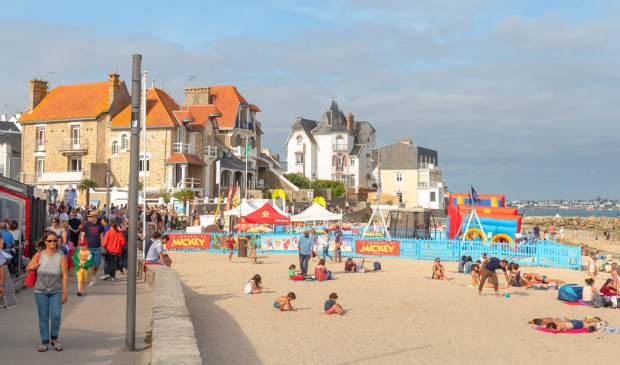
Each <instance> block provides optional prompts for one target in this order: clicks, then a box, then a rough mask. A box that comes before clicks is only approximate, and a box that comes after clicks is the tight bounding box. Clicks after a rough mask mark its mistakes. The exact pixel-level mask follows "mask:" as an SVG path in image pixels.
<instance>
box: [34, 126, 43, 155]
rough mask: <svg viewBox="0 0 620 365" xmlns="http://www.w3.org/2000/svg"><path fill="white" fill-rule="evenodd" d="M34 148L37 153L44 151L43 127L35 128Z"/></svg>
mask: <svg viewBox="0 0 620 365" xmlns="http://www.w3.org/2000/svg"><path fill="white" fill-rule="evenodd" d="M35 146H36V147H37V150H39V151H43V150H44V149H45V127H40V128H37V140H36V144H35Z"/></svg>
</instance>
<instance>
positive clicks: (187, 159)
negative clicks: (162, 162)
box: [166, 153, 206, 166]
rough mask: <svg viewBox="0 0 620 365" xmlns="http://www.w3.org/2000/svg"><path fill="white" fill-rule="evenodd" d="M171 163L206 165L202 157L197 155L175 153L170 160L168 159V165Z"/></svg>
mask: <svg viewBox="0 0 620 365" xmlns="http://www.w3.org/2000/svg"><path fill="white" fill-rule="evenodd" d="M171 163H189V164H194V165H201V166H204V165H206V164H205V163H204V162H203V161H202V160H201V159H200V157H198V156H196V155H190V154H186V153H173V154H172V156H170V158H169V159H168V161H166V164H171Z"/></svg>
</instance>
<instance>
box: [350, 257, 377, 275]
mask: <svg viewBox="0 0 620 365" xmlns="http://www.w3.org/2000/svg"><path fill="white" fill-rule="evenodd" d="M365 260H366V259H364V258H362V259H361V260H357V261H355V272H359V273H362V274H363V273H367V272H374V271H372V269H367V268H365V267H364V261H365Z"/></svg>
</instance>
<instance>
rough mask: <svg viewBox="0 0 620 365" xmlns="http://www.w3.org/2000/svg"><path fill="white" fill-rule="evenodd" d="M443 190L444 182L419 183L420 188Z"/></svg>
mask: <svg viewBox="0 0 620 365" xmlns="http://www.w3.org/2000/svg"><path fill="white" fill-rule="evenodd" d="M428 187H431V188H441V187H443V182H441V181H418V188H428Z"/></svg>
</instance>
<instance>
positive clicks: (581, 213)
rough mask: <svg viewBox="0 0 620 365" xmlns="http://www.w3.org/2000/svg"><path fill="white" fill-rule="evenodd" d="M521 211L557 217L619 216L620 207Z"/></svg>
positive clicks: (530, 214)
mask: <svg viewBox="0 0 620 365" xmlns="http://www.w3.org/2000/svg"><path fill="white" fill-rule="evenodd" d="M519 213H520V214H521V213H523V214H524V216H526V217H527V216H536V217H555V216H556V214H559V215H560V217H590V216H593V217H611V218H617V217H618V209H613V210H609V209H598V208H597V209H596V210H586V209H585V208H519Z"/></svg>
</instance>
